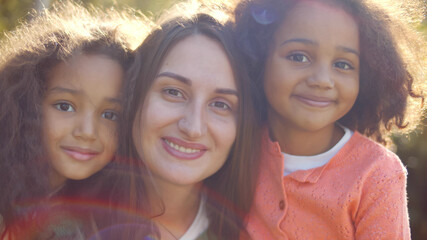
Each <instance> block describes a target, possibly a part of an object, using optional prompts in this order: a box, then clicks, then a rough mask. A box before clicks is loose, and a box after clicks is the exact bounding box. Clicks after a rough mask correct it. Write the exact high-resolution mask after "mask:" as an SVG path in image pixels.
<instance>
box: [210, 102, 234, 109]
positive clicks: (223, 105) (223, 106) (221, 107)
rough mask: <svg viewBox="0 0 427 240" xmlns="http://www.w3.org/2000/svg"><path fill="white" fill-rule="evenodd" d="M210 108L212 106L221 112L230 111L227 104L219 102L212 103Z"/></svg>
mask: <svg viewBox="0 0 427 240" xmlns="http://www.w3.org/2000/svg"><path fill="white" fill-rule="evenodd" d="M211 106H212V107H215V108H217V109H219V110H222V111H228V110H231V107H230V106H229V105H228V104H227V103H224V102H220V101H216V102H213V103H212V104H211Z"/></svg>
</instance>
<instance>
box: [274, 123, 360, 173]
mask: <svg viewBox="0 0 427 240" xmlns="http://www.w3.org/2000/svg"><path fill="white" fill-rule="evenodd" d="M338 126H340V127H341V128H342V129H343V130H344V136H342V138H341V139H340V140H339V141H338V143H337V144H335V146H333V147H332V148H331V149H329V150H328V151H326V152H324V153H320V154H317V155H313V156H296V155H291V154H287V153H284V152H282V154H283V159H284V162H285V170H284V175H285V176H286V175H289V174H291V173H293V172H295V171H298V170H308V169H312V168H317V167H321V166H323V165H325V164H326V163H328V162H329V161H330V160H331V159H332V158H333V157H334V156H335V155H336V154H337V153H338V152H339V151H340V149H341V148H342V147H343V146H344V145H345V144H346V143H347V142H348V140H350V138H351V136H353V131H351V130H350V129H348V128H346V127H344V126H341V125H338Z"/></svg>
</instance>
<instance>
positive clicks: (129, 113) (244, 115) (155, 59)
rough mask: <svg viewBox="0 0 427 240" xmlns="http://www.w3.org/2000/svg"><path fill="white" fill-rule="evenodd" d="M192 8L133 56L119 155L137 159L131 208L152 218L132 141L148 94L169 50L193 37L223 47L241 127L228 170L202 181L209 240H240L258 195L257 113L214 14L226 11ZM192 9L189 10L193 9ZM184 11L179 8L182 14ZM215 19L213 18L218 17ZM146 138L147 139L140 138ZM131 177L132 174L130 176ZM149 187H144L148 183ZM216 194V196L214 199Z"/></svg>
mask: <svg viewBox="0 0 427 240" xmlns="http://www.w3.org/2000/svg"><path fill="white" fill-rule="evenodd" d="M186 4H188V3H182V4H180V5H177V6H175V7H174V9H181V10H179V11H173V12H174V13H178V14H177V16H176V15H175V16H171V15H169V13H170V12H167V13H165V14H167V15H168V16H167V17H164V16H163V17H160V18H159V19H161V20H159V21H161V24H160V27H159V28H158V29H156V30H154V31H153V32H152V33H151V34H150V35H149V36H148V37H147V38H146V39H145V41H144V42H143V43H142V45H141V46H140V47H139V48H138V49H137V50H136V52H135V61H134V64H133V66H132V67H131V69H130V71H129V81H128V83H127V84H128V85H127V86H125V87H124V96H127V99H126V100H125V102H124V110H123V119H124V122H123V124H121V126H123V127H124V129H121V130H120V131H119V134H122V137H121V139H120V140H119V142H121V143H122V145H121V146H119V155H120V156H125V157H126V158H127V159H133V163H132V164H131V165H132V166H134V167H135V168H136V169H142V171H141V172H142V173H141V172H139V170H138V171H136V172H135V171H134V172H135V174H134V175H132V176H131V179H130V180H129V184H128V185H129V186H131V192H130V193H131V197H130V202H131V206H132V208H135V209H137V211H144V212H146V213H150V206H149V201H148V199H147V190H146V187H145V186H144V184H147V181H149V179H143V178H140V177H139V176H141V175H143V176H144V175H145V176H146V175H148V173H147V171H148V170H147V169H146V168H145V166H144V164H143V161H142V160H141V158H140V156H139V155H138V154H137V151H136V148H135V143H134V142H133V140H132V131H134V129H132V126H133V125H134V122H135V119H136V118H137V113H138V112H139V110H140V108H141V107H142V105H143V101H144V99H145V98H146V95H147V92H148V90H149V89H150V86H151V85H152V83H153V81H154V80H155V77H156V75H157V74H158V71H159V68H160V67H161V64H162V61H163V60H164V58H165V56H166V55H167V54H168V52H170V50H171V49H172V48H173V47H174V46H175V45H176V44H177V43H178V42H180V41H182V40H183V39H186V38H188V37H190V36H193V35H197V34H200V35H204V36H206V37H208V38H210V39H213V40H215V41H217V42H218V43H220V44H221V45H222V46H223V48H224V51H225V53H226V55H227V57H228V59H229V61H230V63H231V66H232V69H233V74H234V78H235V81H236V85H237V88H238V97H239V109H238V120H237V121H238V123H237V135H236V136H237V137H236V140H235V142H234V144H233V146H232V149H231V151H230V153H229V156H228V159H227V160H226V162H225V164H224V166H223V167H222V168H221V169H220V170H219V171H218V172H216V173H215V174H214V175H212V176H211V177H209V178H207V179H205V180H204V186H205V189H207V194H208V197H207V211H208V216H209V229H208V235H209V236H210V237H214V238H213V239H233V240H234V239H238V238H239V234H240V233H241V232H243V234H244V232H245V230H244V226H243V219H244V217H245V216H246V214H247V213H248V211H249V209H250V206H251V203H252V198H253V195H254V183H255V180H256V172H257V166H258V165H257V159H258V158H257V157H256V156H257V151H258V150H257V149H258V148H257V146H258V145H259V144H257V142H258V140H259V139H260V136H259V131H258V129H257V127H256V126H257V125H258V124H257V118H256V116H255V110H254V107H253V104H254V103H253V98H254V96H253V94H252V93H251V82H250V81H249V77H248V76H247V72H246V67H245V65H243V64H242V62H243V61H242V55H241V54H240V52H239V51H237V50H238V49H237V47H236V43H235V41H234V39H233V37H232V33H231V31H230V30H231V28H230V27H227V26H225V25H224V24H223V22H225V20H226V18H224V19H223V20H220V19H219V17H217V18H215V17H213V15H212V11H214V12H216V13H220V14H219V16H228V15H227V9H228V8H226V7H224V6H222V7H224V8H221V5H216V6H220V7H216V8H209V7H208V5H203V4H201V5H198V6H199V7H196V8H194V9H193V10H190V8H189V7H188V6H186ZM190 5H191V4H190ZM180 7H181V8H180ZM214 14H215V13H214ZM142 134H143V133H142ZM131 172H132V171H131ZM144 181H145V183H144ZM211 193H212V194H211Z"/></svg>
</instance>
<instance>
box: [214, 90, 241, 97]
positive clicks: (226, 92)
mask: <svg viewBox="0 0 427 240" xmlns="http://www.w3.org/2000/svg"><path fill="white" fill-rule="evenodd" d="M215 92H216V93H219V94H228V95H235V96H236V97H238V95H237V90H235V89H231V88H217V89H216V90H215Z"/></svg>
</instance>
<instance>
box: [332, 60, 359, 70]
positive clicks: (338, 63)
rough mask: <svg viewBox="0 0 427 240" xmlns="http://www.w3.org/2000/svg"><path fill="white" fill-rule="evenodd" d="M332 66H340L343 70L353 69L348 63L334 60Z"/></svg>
mask: <svg viewBox="0 0 427 240" xmlns="http://www.w3.org/2000/svg"><path fill="white" fill-rule="evenodd" d="M334 67H336V68H340V69H343V70H351V69H354V67H353V66H351V65H350V64H348V63H346V62H336V63H334Z"/></svg>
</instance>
